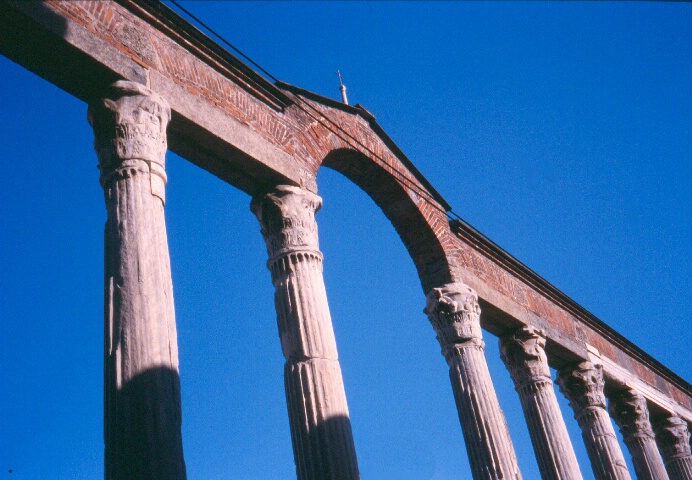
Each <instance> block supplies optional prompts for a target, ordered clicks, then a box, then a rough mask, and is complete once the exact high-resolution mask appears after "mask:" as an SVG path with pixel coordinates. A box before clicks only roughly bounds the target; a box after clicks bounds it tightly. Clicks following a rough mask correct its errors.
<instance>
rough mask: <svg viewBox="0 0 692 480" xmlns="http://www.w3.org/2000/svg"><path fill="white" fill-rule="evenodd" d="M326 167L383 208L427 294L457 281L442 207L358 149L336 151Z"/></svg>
mask: <svg viewBox="0 0 692 480" xmlns="http://www.w3.org/2000/svg"><path fill="white" fill-rule="evenodd" d="M322 166H324V167H328V168H331V169H333V170H336V171H337V172H339V173H341V174H342V175H344V176H345V177H346V178H348V179H350V180H351V181H352V182H353V183H355V184H356V185H357V186H359V187H360V188H361V189H362V190H363V191H364V192H365V193H366V194H367V195H368V196H369V197H370V198H372V199H373V200H374V202H375V203H376V204H377V205H378V206H379V207H380V208H381V209H382V212H384V214H385V216H386V217H387V218H388V219H389V221H390V222H392V225H393V226H394V229H395V230H396V232H397V233H398V234H399V237H400V238H401V240H402V241H403V242H404V245H405V247H406V250H407V251H408V252H409V255H410V256H411V258H412V259H413V263H414V264H415V266H416V269H417V271H418V276H419V279H420V282H421V286H422V287H423V291H424V293H428V292H429V291H430V290H431V289H432V288H434V287H436V286H439V285H442V284H445V283H449V282H453V281H454V278H453V277H454V272H453V270H454V269H453V268H452V264H453V263H454V262H450V261H449V257H448V255H447V253H446V251H445V246H444V244H445V243H446V242H445V237H446V236H447V235H446V233H447V232H448V231H449V226H448V224H447V218H446V215H445V212H444V211H443V210H442V209H441V208H440V207H439V206H438V205H433V203H432V202H428V201H426V199H424V198H422V197H421V196H419V195H416V194H415V193H410V192H412V190H410V189H409V188H407V187H404V186H403V185H402V184H401V183H400V181H398V180H397V178H396V177H395V175H394V174H392V173H390V172H389V171H388V170H386V169H385V168H383V167H382V166H380V165H379V164H377V163H376V162H374V161H373V160H372V159H370V158H369V157H367V156H366V155H364V154H363V153H361V152H358V151H356V150H351V149H348V148H338V149H335V150H332V151H330V152H329V153H328V154H327V155H326V156H325V157H324V159H323V161H322Z"/></svg>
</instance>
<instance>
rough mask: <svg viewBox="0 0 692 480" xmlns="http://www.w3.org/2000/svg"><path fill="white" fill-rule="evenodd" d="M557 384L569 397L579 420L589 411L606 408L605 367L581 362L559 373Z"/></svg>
mask: <svg viewBox="0 0 692 480" xmlns="http://www.w3.org/2000/svg"><path fill="white" fill-rule="evenodd" d="M557 384H558V385H559V386H560V391H562V393H563V394H564V395H565V397H567V399H568V400H569V402H570V405H571V406H572V408H573V409H574V415H575V417H576V418H577V419H578V418H579V417H580V416H581V415H582V414H583V413H584V412H585V411H586V410H587V409H590V408H595V407H600V408H603V409H605V408H606V400H605V395H604V394H603V387H604V386H605V382H604V380H603V365H596V364H593V363H591V362H581V363H579V364H577V365H573V366H570V367H569V368H566V369H563V370H561V371H560V372H559V373H558V377H557Z"/></svg>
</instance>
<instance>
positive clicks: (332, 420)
mask: <svg viewBox="0 0 692 480" xmlns="http://www.w3.org/2000/svg"><path fill="white" fill-rule="evenodd" d="M321 206H322V199H321V198H320V197H318V196H317V195H315V194H313V193H311V192H308V191H306V190H303V189H300V188H298V187H292V186H278V187H276V189H275V190H274V191H272V192H270V193H268V194H266V195H264V196H262V197H257V198H255V199H253V201H252V204H251V209H252V211H253V213H254V214H255V215H256V216H257V219H258V220H259V221H260V224H261V226H262V235H263V236H264V239H265V242H266V244H267V252H268V254H269V261H268V262H267V266H268V267H269V270H270V271H271V274H272V281H273V283H274V287H275V289H276V290H275V294H274V303H275V305H276V315H277V320H278V324H279V335H280V337H281V347H282V349H283V353H284V356H285V357H286V365H285V367H284V382H285V387H286V402H287V404H288V414H289V421H290V424H291V437H292V439H293V453H294V457H295V462H296V472H297V475H298V478H299V479H301V480H332V479H356V478H359V477H360V475H359V473H358V463H357V460H356V451H355V446H354V443H353V434H352V432H351V423H350V419H349V413H348V405H347V403H346V392H345V390H344V384H343V379H342V375H341V367H340V365H339V360H338V355H337V350H336V339H335V337H334V330H333V327H332V320H331V316H330V314H329V305H328V304H327V293H326V291H325V287H324V279H323V277H322V254H321V253H320V251H319V241H318V235H317V223H316V222H315V212H316V211H317V210H319V209H320V207H321Z"/></svg>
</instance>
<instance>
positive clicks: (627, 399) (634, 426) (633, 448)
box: [608, 389, 668, 480]
mask: <svg viewBox="0 0 692 480" xmlns="http://www.w3.org/2000/svg"><path fill="white" fill-rule="evenodd" d="M608 411H609V412H610V416H611V417H612V418H613V420H615V423H617V424H618V426H619V427H620V433H622V438H623V439H624V441H625V445H627V448H628V450H629V451H630V455H632V463H633V464H634V471H635V473H636V474H637V479H638V480H668V474H667V473H666V469H665V467H664V466H663V461H662V460H661V455H660V454H659V453H658V447H657V446H656V437H655V436H654V432H653V430H652V429H651V423H650V422H649V408H648V407H647V405H646V399H645V398H644V397H643V396H642V395H640V394H639V393H637V392H635V391H634V390H631V389H628V390H622V391H620V392H616V393H615V394H613V395H611V396H610V398H609V404H608Z"/></svg>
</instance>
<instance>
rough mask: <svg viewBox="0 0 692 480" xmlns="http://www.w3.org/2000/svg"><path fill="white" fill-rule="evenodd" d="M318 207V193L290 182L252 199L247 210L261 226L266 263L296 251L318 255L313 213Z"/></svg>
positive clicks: (320, 201)
mask: <svg viewBox="0 0 692 480" xmlns="http://www.w3.org/2000/svg"><path fill="white" fill-rule="evenodd" d="M321 207H322V199H321V198H320V197H319V196H317V195H315V194H314V193H312V192H309V191H307V190H304V189H302V188H299V187H294V186H290V185H279V186H277V187H276V188H275V189H274V190H273V191H272V192H270V193H268V194H266V195H264V196H261V197H256V198H253V200H252V202H251V203H250V210H252V213H254V214H255V216H256V217H257V219H258V220H259V222H260V225H261V227H262V235H263V236H264V239H265V241H266V243H267V253H268V254H269V265H271V264H272V263H274V261H276V260H277V259H278V258H279V257H281V256H283V255H287V254H290V253H294V252H297V251H306V252H313V253H318V254H319V249H320V246H319V239H318V235H317V222H315V213H316V212H317V211H318V210H319V209H320V208H321ZM320 258H321V254H320Z"/></svg>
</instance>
